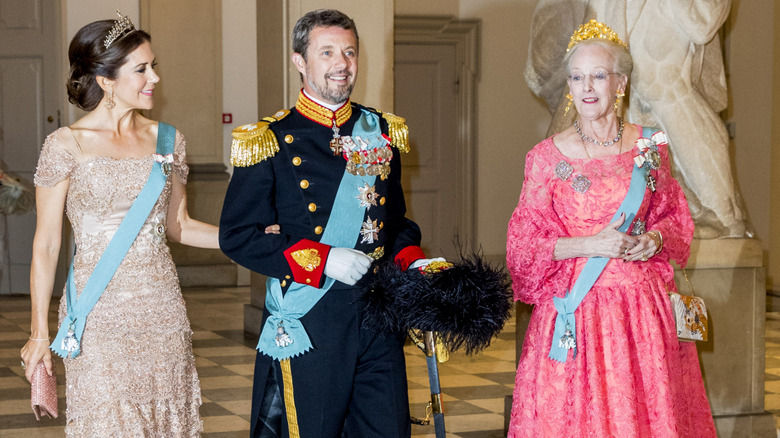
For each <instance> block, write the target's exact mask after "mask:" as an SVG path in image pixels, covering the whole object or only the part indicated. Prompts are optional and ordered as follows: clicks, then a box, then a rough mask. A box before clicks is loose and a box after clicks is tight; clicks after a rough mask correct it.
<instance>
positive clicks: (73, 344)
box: [60, 320, 79, 355]
mask: <svg viewBox="0 0 780 438" xmlns="http://www.w3.org/2000/svg"><path fill="white" fill-rule="evenodd" d="M74 324H76V321H75V320H74V321H73V322H71V323H70V325H69V326H68V333H67V334H66V335H65V337H64V338H62V344H61V345H60V348H61V349H62V350H65V351H67V352H68V355H70V353H73V352H74V351H76V350H78V349H79V340H78V339H76V331H75V330H74V329H73V325H74Z"/></svg>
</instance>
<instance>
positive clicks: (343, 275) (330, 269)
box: [324, 248, 373, 286]
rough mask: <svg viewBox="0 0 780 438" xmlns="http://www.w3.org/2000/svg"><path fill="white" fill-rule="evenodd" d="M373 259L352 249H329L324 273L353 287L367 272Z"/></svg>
mask: <svg viewBox="0 0 780 438" xmlns="http://www.w3.org/2000/svg"><path fill="white" fill-rule="evenodd" d="M372 261H373V259H372V258H371V257H369V256H367V255H365V254H363V253H362V252H360V251H358V250H355V249H352V248H331V249H330V252H329V253H328V261H327V262H325V270H324V273H325V275H327V276H328V277H330V278H332V279H334V280H338V281H340V282H342V283H344V284H348V285H350V286H354V285H355V283H357V282H358V280H360V279H361V278H363V275H365V274H366V272H368V268H369V267H370V266H371V262H372Z"/></svg>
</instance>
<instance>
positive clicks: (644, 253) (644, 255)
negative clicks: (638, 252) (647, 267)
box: [642, 252, 647, 262]
mask: <svg viewBox="0 0 780 438" xmlns="http://www.w3.org/2000/svg"><path fill="white" fill-rule="evenodd" d="M642 261H643V262H646V261H647V253H646V252H643V253H642Z"/></svg>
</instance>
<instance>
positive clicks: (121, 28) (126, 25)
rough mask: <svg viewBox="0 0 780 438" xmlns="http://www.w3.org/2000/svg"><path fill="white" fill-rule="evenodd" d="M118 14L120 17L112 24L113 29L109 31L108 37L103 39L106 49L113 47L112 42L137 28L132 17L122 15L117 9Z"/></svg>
mask: <svg viewBox="0 0 780 438" xmlns="http://www.w3.org/2000/svg"><path fill="white" fill-rule="evenodd" d="M116 14H117V15H119V19H118V20H116V21H115V22H114V25H113V26H111V30H110V31H108V35H107V36H106V39H104V40H103V45H104V46H105V47H106V49H107V48H109V47H111V44H112V43H113V42H114V41H116V40H118V39H121V38H122V37H123V36H125V35H127V34H128V33H130V32H132V31H134V30H135V26H133V22H132V21H130V18H128V16H127V15H122V14H121V13H120V12H119V10H117V11H116Z"/></svg>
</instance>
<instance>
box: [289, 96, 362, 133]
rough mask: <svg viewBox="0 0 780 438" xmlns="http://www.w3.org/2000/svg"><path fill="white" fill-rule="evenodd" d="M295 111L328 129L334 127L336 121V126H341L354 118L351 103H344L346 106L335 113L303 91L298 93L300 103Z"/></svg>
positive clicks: (298, 102)
mask: <svg viewBox="0 0 780 438" xmlns="http://www.w3.org/2000/svg"><path fill="white" fill-rule="evenodd" d="M295 109H297V110H298V112H299V113H301V115H303V116H304V117H306V118H308V119H310V120H312V121H315V122H317V123H319V124H320V125H323V126H327V127H328V128H330V127H332V126H333V121H334V120H335V121H336V126H341V125H343V124H344V123H347V120H349V118H350V117H352V104H351V103H350V102H349V101H347V102H346V103H344V105H342V106H341V107H340V108H339V109H337V110H336V112H335V113H334V112H333V111H331V110H330V109H328V108H325V107H324V106H322V105H320V104H318V103H317V102H315V101H313V100H311V99H309V97H308V96H306V94H305V93H304V92H303V90H301V92H300V93H298V101H297V102H295Z"/></svg>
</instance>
